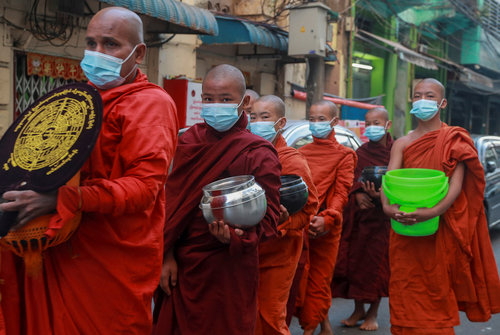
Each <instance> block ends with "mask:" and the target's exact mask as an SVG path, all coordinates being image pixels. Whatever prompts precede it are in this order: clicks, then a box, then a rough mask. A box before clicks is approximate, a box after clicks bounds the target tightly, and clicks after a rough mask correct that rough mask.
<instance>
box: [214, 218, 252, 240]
mask: <svg viewBox="0 0 500 335" xmlns="http://www.w3.org/2000/svg"><path fill="white" fill-rule="evenodd" d="M230 229H232V228H230V227H229V226H228V225H227V224H226V223H224V221H222V220H219V221H214V222H212V223H210V224H209V225H208V230H209V231H210V233H211V234H212V235H213V236H214V237H215V238H216V239H218V240H219V241H220V242H222V243H224V244H229V243H230V242H231V231H230ZM234 232H235V233H236V235H238V236H242V235H243V230H241V229H238V228H235V229H234Z"/></svg>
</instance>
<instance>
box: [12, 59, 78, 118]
mask: <svg viewBox="0 0 500 335" xmlns="http://www.w3.org/2000/svg"><path fill="white" fill-rule="evenodd" d="M14 58H15V63H14V64H15V78H14V119H15V118H17V117H18V116H19V115H21V113H23V112H24V111H25V110H26V109H27V108H28V107H29V106H31V104H33V103H34V102H35V101H37V99H38V98H40V97H41V96H43V95H44V94H46V93H47V92H50V91H51V90H53V89H55V88H57V87H59V86H62V85H65V84H69V83H73V82H75V80H74V79H63V78H52V77H49V76H37V75H28V69H27V55H26V53H23V52H16V53H15V55H14Z"/></svg>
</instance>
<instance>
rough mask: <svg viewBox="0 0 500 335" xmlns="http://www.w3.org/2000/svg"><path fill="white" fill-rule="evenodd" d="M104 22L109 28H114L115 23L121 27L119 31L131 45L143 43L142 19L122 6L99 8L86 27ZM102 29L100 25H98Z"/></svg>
mask: <svg viewBox="0 0 500 335" xmlns="http://www.w3.org/2000/svg"><path fill="white" fill-rule="evenodd" d="M103 23H105V24H106V25H107V26H108V27H109V29H110V30H114V29H116V27H117V25H119V26H120V29H122V31H121V33H123V34H124V37H125V38H126V39H127V40H128V41H129V42H130V44H131V45H134V46H135V45H137V44H140V43H144V33H143V25H142V20H141V18H140V17H139V15H137V14H136V13H134V12H133V11H131V10H129V9H126V8H123V7H107V8H104V9H101V10H100V11H98V12H97V14H95V15H94V17H92V19H91V20H90V22H89V25H88V27H89V28H92V26H93V25H103ZM99 28H100V29H102V28H101V27H99Z"/></svg>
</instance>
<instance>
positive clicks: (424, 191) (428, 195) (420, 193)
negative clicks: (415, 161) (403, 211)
mask: <svg viewBox="0 0 500 335" xmlns="http://www.w3.org/2000/svg"><path fill="white" fill-rule="evenodd" d="M384 180H385V178H383V177H382V187H383V189H384V193H385V195H386V196H387V197H388V198H389V199H390V200H392V201H393V202H394V203H396V204H408V205H416V206H419V207H424V205H427V204H429V203H433V204H437V203H438V202H439V201H440V200H441V199H442V198H443V196H442V194H443V192H444V195H446V193H448V187H449V184H448V178H445V179H444V180H443V181H441V182H440V183H439V184H428V185H425V184H424V185H422V184H419V185H407V184H398V183H394V182H388V181H387V180H385V183H384ZM435 199H437V201H435Z"/></svg>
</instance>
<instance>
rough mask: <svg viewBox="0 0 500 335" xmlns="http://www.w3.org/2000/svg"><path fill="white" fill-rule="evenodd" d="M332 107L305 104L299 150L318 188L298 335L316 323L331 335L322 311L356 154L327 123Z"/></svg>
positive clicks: (331, 122)
mask: <svg viewBox="0 0 500 335" xmlns="http://www.w3.org/2000/svg"><path fill="white" fill-rule="evenodd" d="M337 113H338V111H337V106H336V105H335V104H334V103H332V102H331V101H326V100H323V101H320V102H317V103H315V104H313V105H312V106H311V109H310V112H309V115H310V116H309V128H310V129H311V133H312V135H313V138H314V142H313V143H310V144H307V145H305V146H303V147H302V148H300V149H299V152H300V153H302V154H303V155H304V156H305V157H306V159H307V162H308V164H309V168H310V169H311V173H312V176H313V181H314V185H315V186H316V190H317V192H318V199H319V212H318V213H317V214H316V216H314V217H313V219H312V220H311V223H310V225H309V231H308V234H309V264H307V265H306V270H307V271H305V272H304V275H303V277H302V282H301V286H302V292H305V294H304V293H303V298H301V299H300V300H299V302H300V303H299V305H300V306H298V309H297V314H298V317H299V322H300V325H301V327H302V328H303V329H304V334H312V333H313V332H314V329H316V327H317V326H318V324H320V323H321V328H322V331H321V334H332V330H331V326H330V322H329V320H328V310H329V308H330V304H331V301H332V296H331V288H330V284H331V281H332V277H333V271H334V268H335V262H336V259H337V252H338V247H339V240H340V234H341V232H342V212H343V210H344V206H345V205H346V203H347V199H348V196H349V191H350V190H351V187H352V184H353V179H354V168H355V167H356V162H357V157H356V153H355V152H354V150H352V149H350V148H347V147H344V146H343V145H341V144H340V143H338V142H337V140H336V139H335V130H334V129H333V126H335V125H336V124H337V123H338V116H337Z"/></svg>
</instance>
